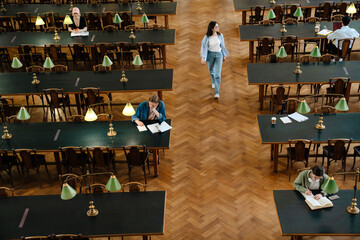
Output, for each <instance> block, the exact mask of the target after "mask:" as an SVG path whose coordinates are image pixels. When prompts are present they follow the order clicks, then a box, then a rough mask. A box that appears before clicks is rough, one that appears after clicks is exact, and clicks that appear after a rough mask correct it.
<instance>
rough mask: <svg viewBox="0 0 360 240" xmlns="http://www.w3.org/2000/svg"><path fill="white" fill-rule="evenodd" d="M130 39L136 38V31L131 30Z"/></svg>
mask: <svg viewBox="0 0 360 240" xmlns="http://www.w3.org/2000/svg"><path fill="white" fill-rule="evenodd" d="M129 38H131V39H134V38H136V36H135V35H134V30H132V29H131V32H130V36H129Z"/></svg>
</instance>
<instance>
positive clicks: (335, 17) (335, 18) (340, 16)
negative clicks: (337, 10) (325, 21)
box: [331, 14, 344, 21]
mask: <svg viewBox="0 0 360 240" xmlns="http://www.w3.org/2000/svg"><path fill="white" fill-rule="evenodd" d="M343 17H344V15H342V14H335V15H334V16H332V17H331V21H341V20H342V18H343Z"/></svg>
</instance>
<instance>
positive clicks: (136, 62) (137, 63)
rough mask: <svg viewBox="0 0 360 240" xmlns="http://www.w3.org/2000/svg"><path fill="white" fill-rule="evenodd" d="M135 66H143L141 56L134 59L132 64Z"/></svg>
mask: <svg viewBox="0 0 360 240" xmlns="http://www.w3.org/2000/svg"><path fill="white" fill-rule="evenodd" d="M132 63H133V64H134V65H135V66H141V65H143V62H142V60H141V58H140V56H139V54H137V55H136V56H135V58H134V61H133V62H132Z"/></svg>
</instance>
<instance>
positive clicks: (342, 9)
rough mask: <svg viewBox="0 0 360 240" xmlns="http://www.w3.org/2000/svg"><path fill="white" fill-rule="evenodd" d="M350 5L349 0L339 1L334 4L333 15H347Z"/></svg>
mask: <svg viewBox="0 0 360 240" xmlns="http://www.w3.org/2000/svg"><path fill="white" fill-rule="evenodd" d="M349 5H350V2H349V1H342V2H338V3H336V4H335V5H334V10H333V15H337V14H341V15H343V16H347V13H346V9H347V8H348V6H349Z"/></svg>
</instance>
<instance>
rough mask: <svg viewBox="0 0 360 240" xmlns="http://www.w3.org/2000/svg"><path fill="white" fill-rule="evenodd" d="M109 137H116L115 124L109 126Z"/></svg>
mask: <svg viewBox="0 0 360 240" xmlns="http://www.w3.org/2000/svg"><path fill="white" fill-rule="evenodd" d="M107 135H108V136H109V137H114V136H116V132H115V131H114V128H113V124H112V123H110V124H109V132H108V133H107Z"/></svg>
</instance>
